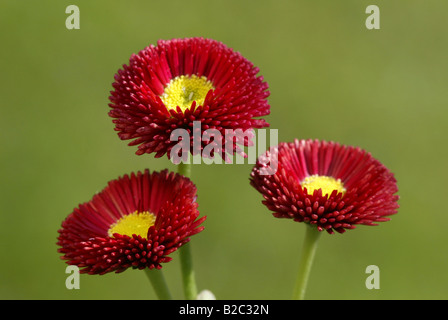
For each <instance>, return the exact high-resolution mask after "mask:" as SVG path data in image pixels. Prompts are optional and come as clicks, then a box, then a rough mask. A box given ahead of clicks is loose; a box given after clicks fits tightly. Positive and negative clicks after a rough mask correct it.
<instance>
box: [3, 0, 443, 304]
mask: <svg viewBox="0 0 448 320" xmlns="http://www.w3.org/2000/svg"><path fill="white" fill-rule="evenodd" d="M372 2H375V1H364V0H344V1H334V0H327V1H323V0H321V1H298V0H295V1H284V0H283V1H278V0H277V1H273V0H271V1H267V0H263V1H261V0H258V1H236V0H219V1H217V0H214V1H199V0H192V1H136V0H133V1H115V2H113V3H111V2H110V1H104V0H101V1H99V0H97V1H85V0H75V1H43V0H42V1H36V2H31V1H27V2H25V1H12V0H2V1H1V3H0V45H1V50H0V64H1V73H0V81H1V83H0V98H1V102H0V103H1V107H0V124H1V131H2V134H1V151H0V168H1V192H0V197H1V198H0V199H1V204H0V208H1V215H0V217H1V220H0V225H1V230H2V232H1V242H0V243H1V244H0V246H1V263H0V298H2V299H154V298H155V295H154V293H153V290H152V288H151V286H150V284H149V282H148V281H147V279H146V276H145V275H144V274H143V273H141V272H139V271H135V270H127V271H126V272H124V273H122V274H119V275H116V274H107V275H104V276H89V275H81V282H80V285H81V288H80V289H79V290H68V289H66V287H65V279H66V277H67V274H65V267H66V265H65V263H64V262H63V261H62V260H60V259H59V254H58V253H57V252H56V250H57V247H56V244H55V243H56V237H57V230H58V229H59V228H60V224H61V222H62V220H63V219H65V217H66V216H67V215H68V214H69V213H70V212H71V211H72V210H73V208H74V207H75V206H77V205H78V204H79V203H81V202H85V201H88V200H90V198H91V197H92V195H93V194H94V193H95V192H96V191H99V190H101V189H102V188H103V187H104V186H105V185H106V183H107V181H109V180H111V179H115V178H117V177H118V176H120V175H123V174H125V173H129V172H131V171H137V170H143V169H144V168H150V169H151V170H161V169H163V168H170V169H173V170H174V166H173V165H172V164H171V163H170V162H169V161H168V160H167V159H166V158H162V159H154V157H153V156H149V155H146V156H136V155H134V152H135V150H136V149H135V147H128V146H127V142H124V141H120V140H119V139H118V137H117V135H116V133H115V132H114V131H113V124H112V122H111V119H110V118H109V117H108V116H107V112H108V110H109V109H108V106H107V104H108V96H109V91H110V90H111V88H112V87H111V84H112V82H113V77H114V74H115V72H116V71H117V70H118V69H119V68H120V67H121V65H122V64H124V63H127V62H128V59H129V56H130V55H131V54H132V53H136V52H138V51H139V50H141V49H143V48H144V47H146V46H147V45H150V44H155V42H156V41H157V40H158V39H170V38H175V37H191V36H203V37H210V38H214V39H216V40H219V41H222V42H224V43H225V44H227V45H228V46H230V47H232V48H234V49H235V50H237V51H239V52H241V53H242V54H243V55H244V56H245V57H246V58H248V59H249V60H251V61H252V62H253V63H254V64H255V65H256V66H258V67H259V68H260V70H261V72H260V74H262V75H263V76H264V77H265V80H266V81H267V82H268V83H269V85H270V91H271V96H270V98H269V99H270V104H271V107H272V109H271V110H272V111H271V115H270V116H269V117H268V118H267V120H268V122H270V124H271V128H274V129H278V130H279V131H278V132H279V140H281V141H292V140H293V139H294V138H319V139H327V140H335V141H338V142H340V143H343V144H351V145H357V146H360V147H362V148H365V149H367V150H368V151H370V152H371V153H372V154H373V156H374V157H376V158H377V159H379V160H380V161H382V162H383V163H384V164H385V165H386V166H388V167H389V168H390V169H391V170H392V171H393V172H395V174H396V177H397V180H398V183H399V189H400V192H399V193H400V196H401V200H400V205H401V208H400V211H399V213H398V214H397V215H395V216H393V218H392V220H391V221H389V222H386V223H382V224H380V226H377V227H362V226H361V227H358V228H357V229H355V230H352V231H349V232H347V233H345V234H343V235H340V234H335V235H328V234H325V235H323V236H322V237H321V239H320V243H319V249H318V252H317V255H316V260H315V264H314V268H313V271H312V274H311V278H310V282H309V289H308V294H307V298H309V299H446V298H448V292H447V285H448V273H447V272H446V271H447V267H448V262H447V254H446V252H447V250H446V245H447V240H448V235H447V233H446V229H445V226H446V225H447V224H448V215H447V212H446V208H445V206H444V204H445V200H446V197H447V187H446V186H447V183H446V181H447V179H448V170H447V167H448V166H447V164H446V161H447V160H446V159H447V155H448V154H447V150H446V133H447V116H448V112H447V106H448V94H447V87H448V73H447V70H448V69H447V56H448V33H447V25H446V12H447V11H448V3H447V2H446V1H443V0H438V1H436V0H427V1H417V0H388V1H376V4H377V5H378V6H379V8H380V10H381V11H380V12H381V20H380V23H381V29H380V30H368V29H367V28H366V27H365V20H366V18H367V16H368V15H367V14H366V13H365V9H366V7H367V6H368V5H369V4H372ZM70 4H75V5H77V6H78V7H79V9H80V29H79V30H68V29H66V27H65V20H66V18H67V17H68V14H66V13H65V8H66V7H67V6H68V5H70ZM251 168H252V165H251V164H244V165H233V166H225V165H200V166H199V165H195V166H193V176H192V178H193V180H194V181H195V183H196V184H197V186H198V189H199V198H198V202H199V208H200V210H201V213H202V215H207V216H208V219H207V221H206V222H205V226H206V229H205V231H204V232H202V233H200V234H199V235H197V236H195V237H193V239H192V247H193V254H194V265H195V268H196V277H197V281H198V286H199V289H204V288H208V289H210V290H212V291H213V292H214V293H215V295H216V296H217V297H218V298H219V299H289V298H290V296H291V293H292V289H293V284H294V281H295V276H296V269H297V265H298V257H299V254H300V250H301V245H302V240H303V234H304V225H301V224H298V223H294V222H292V221H289V220H279V219H274V218H273V217H272V216H271V214H270V213H269V212H268V211H267V209H266V208H265V207H264V206H263V205H262V204H261V200H262V199H261V196H260V195H259V194H258V193H257V192H256V191H255V190H254V189H253V188H252V187H250V186H249V183H248V181H249V180H248V177H249V173H250V170H251ZM439 201H442V202H439ZM173 257H174V260H173V261H172V262H170V263H168V264H166V265H165V266H164V270H165V276H166V278H167V281H168V283H169V285H170V287H171V290H172V291H173V294H174V296H175V298H182V294H181V286H180V272H179V271H180V270H179V264H178V259H177V258H178V257H177V254H176V253H175V254H173ZM372 264H373V265H377V266H378V267H379V268H380V271H381V273H380V289H379V290H368V289H366V287H365V279H366V278H367V276H368V275H367V274H366V273H365V269H366V267H367V266H368V265H372Z"/></svg>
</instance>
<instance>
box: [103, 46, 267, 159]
mask: <svg viewBox="0 0 448 320" xmlns="http://www.w3.org/2000/svg"><path fill="white" fill-rule="evenodd" d="M258 72H259V69H258V68H256V67H254V66H253V64H252V63H251V62H250V61H248V60H247V59H245V58H244V57H243V56H242V55H241V54H240V53H238V52H235V51H233V50H232V49H230V48H228V47H227V46H225V45H224V44H222V43H221V42H218V41H215V40H210V39H203V38H185V39H172V40H168V41H165V40H160V41H158V42H157V46H152V45H151V46H149V47H146V48H145V49H144V50H142V51H140V52H139V53H138V54H137V55H135V54H133V55H132V56H131V58H130V60H129V64H128V65H123V69H121V70H119V71H118V73H117V74H116V75H115V82H114V83H113V87H114V89H115V90H114V91H111V96H110V98H109V99H110V101H111V103H110V104H109V106H110V107H111V110H110V112H109V115H110V116H111V117H112V118H114V120H113V122H114V123H115V130H116V131H118V136H119V137H120V138H121V139H122V140H133V141H132V142H130V143H129V145H131V146H132V145H138V150H137V151H136V154H137V155H142V154H144V153H153V152H154V153H155V156H156V157H161V156H163V155H164V154H165V153H167V154H168V157H170V153H171V149H172V148H173V146H174V145H176V144H177V143H178V141H177V140H176V141H171V140H170V136H171V133H172V132H173V130H175V129H178V128H182V129H185V130H187V132H188V133H189V134H190V135H191V136H192V135H193V122H194V121H200V124H201V135H202V133H203V131H204V130H207V129H216V130H218V131H219V132H220V134H221V138H222V139H224V137H225V131H226V129H228V130H237V129H241V130H242V131H244V132H246V131H247V130H252V129H253V128H263V127H267V126H269V124H268V123H267V122H266V121H265V120H263V119H255V118H257V117H262V116H265V115H268V114H269V113H270V106H269V105H268V103H267V97H268V96H269V91H268V85H267V83H266V82H264V81H263V77H262V76H257V73H258ZM195 130H196V129H195ZM201 135H198V136H199V138H201V137H200V136H201ZM214 139H215V140H216V141H215V140H212V141H210V140H209V139H201V141H197V142H196V143H193V139H191V141H190V143H188V144H189V145H190V152H191V153H192V154H199V153H200V152H201V150H203V148H204V147H205V146H206V145H208V144H209V143H211V142H213V141H214V142H215V143H216V144H218V145H221V146H223V145H224V144H225V142H224V141H221V140H220V139H219V138H217V137H215V138H214ZM202 140H205V141H202ZM243 140H244V141H243V143H244V144H243V145H245V146H247V145H250V144H251V138H250V137H248V138H245V139H243ZM232 145H233V150H229V151H230V152H231V153H232V154H233V153H234V152H239V148H238V147H237V146H236V143H233V142H232Z"/></svg>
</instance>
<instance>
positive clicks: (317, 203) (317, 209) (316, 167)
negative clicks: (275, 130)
mask: <svg viewBox="0 0 448 320" xmlns="http://www.w3.org/2000/svg"><path fill="white" fill-rule="evenodd" d="M272 159H277V160H278V164H277V165H278V167H277V171H276V173H275V174H273V175H262V174H260V171H261V170H262V169H263V168H264V167H266V166H267V163H269V160H271V161H274V160H272ZM250 182H251V185H252V186H253V187H255V189H256V190H258V191H259V192H260V193H261V194H262V195H263V197H264V199H265V200H264V201H263V203H264V204H265V205H266V206H267V208H268V209H269V210H271V211H272V212H273V215H274V216H275V217H277V218H290V219H293V220H295V221H298V222H305V223H309V224H312V225H316V226H317V229H318V230H319V231H323V230H326V231H327V232H328V233H334V230H335V231H337V232H340V233H343V232H345V230H346V229H354V228H355V226H356V225H358V224H362V225H376V222H382V221H388V220H390V218H388V217H387V216H390V215H392V214H395V213H396V212H397V209H398V207H399V206H398V203H397V201H398V199H399V197H398V195H395V193H396V192H397V191H398V188H397V183H396V180H395V178H394V175H393V174H392V173H391V172H390V171H389V170H388V169H387V168H386V167H385V166H384V165H383V164H381V163H380V162H379V161H378V160H376V159H374V158H373V157H372V156H371V155H370V153H367V152H366V151H364V150H361V149H360V148H355V147H351V146H344V145H340V144H338V143H335V142H326V141H318V140H300V141H299V140H295V141H294V142H293V143H280V144H279V145H278V146H277V147H273V148H271V149H270V150H269V151H267V152H266V154H264V155H262V156H261V157H260V158H259V159H258V161H257V163H256V165H255V167H254V168H253V170H252V172H251V177H250Z"/></svg>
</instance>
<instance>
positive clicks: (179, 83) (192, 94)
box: [160, 75, 215, 111]
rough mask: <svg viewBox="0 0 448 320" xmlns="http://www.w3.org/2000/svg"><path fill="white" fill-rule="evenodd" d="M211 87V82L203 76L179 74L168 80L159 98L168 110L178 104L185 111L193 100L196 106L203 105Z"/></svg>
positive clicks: (174, 108)
mask: <svg viewBox="0 0 448 320" xmlns="http://www.w3.org/2000/svg"><path fill="white" fill-rule="evenodd" d="M213 89H215V88H214V87H213V85H212V83H211V82H210V81H209V80H207V78H206V77H204V76H202V77H198V76H197V75H191V76H180V77H176V78H174V79H172V80H171V81H170V83H169V84H168V86H167V87H166V88H165V91H164V92H163V94H162V95H161V96H160V98H161V99H162V101H163V103H164V104H165V106H166V107H167V109H168V110H170V109H173V110H176V107H177V106H179V107H180V108H181V109H182V111H185V110H186V109H188V108H190V107H191V104H192V103H193V101H196V105H197V106H200V105H203V104H204V100H205V97H206V95H207V93H208V92H209V90H213Z"/></svg>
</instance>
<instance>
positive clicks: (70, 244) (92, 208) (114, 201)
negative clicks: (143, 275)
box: [57, 170, 205, 274]
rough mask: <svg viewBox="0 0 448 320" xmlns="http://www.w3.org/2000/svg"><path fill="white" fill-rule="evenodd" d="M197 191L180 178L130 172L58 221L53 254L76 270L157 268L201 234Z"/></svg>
mask: <svg viewBox="0 0 448 320" xmlns="http://www.w3.org/2000/svg"><path fill="white" fill-rule="evenodd" d="M197 207H198V205H197V202H196V187H195V185H194V184H193V183H192V182H191V181H190V180H189V179H188V178H185V177H183V176H181V175H179V174H174V173H172V172H168V171H167V170H164V171H161V172H153V173H150V172H149V171H148V170H145V171H144V172H143V173H142V172H138V173H137V174H134V173H132V174H131V175H124V176H123V177H120V178H118V179H116V180H112V181H110V182H109V183H108V185H107V187H106V188H104V189H103V190H102V191H101V192H99V193H98V194H96V195H95V196H94V197H93V198H92V200H91V201H89V202H87V203H84V204H81V205H79V207H77V208H75V209H74V211H73V212H72V213H71V214H70V215H69V216H68V217H67V218H66V219H65V220H64V221H63V222H62V228H61V229H60V230H59V237H58V242H57V244H58V246H60V248H59V249H58V252H60V253H63V254H64V255H63V256H62V259H64V260H68V262H67V263H69V264H72V265H77V266H78V267H80V268H83V269H82V270H81V272H83V273H89V274H104V273H108V272H112V271H115V272H117V273H118V272H122V271H124V270H126V269H127V268H129V267H132V268H134V269H135V268H138V269H144V268H150V269H153V268H157V269H160V268H161V267H162V265H161V263H164V262H169V261H171V259H172V258H171V257H168V255H169V254H170V253H172V252H174V251H176V250H177V249H178V248H179V247H180V246H182V245H183V244H185V243H187V242H188V241H190V237H191V236H192V235H194V234H197V233H199V232H200V231H202V230H203V228H204V227H203V226H200V225H201V223H202V222H203V221H204V220H205V217H202V218H199V219H197V218H198V216H199V212H198V210H197Z"/></svg>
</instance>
